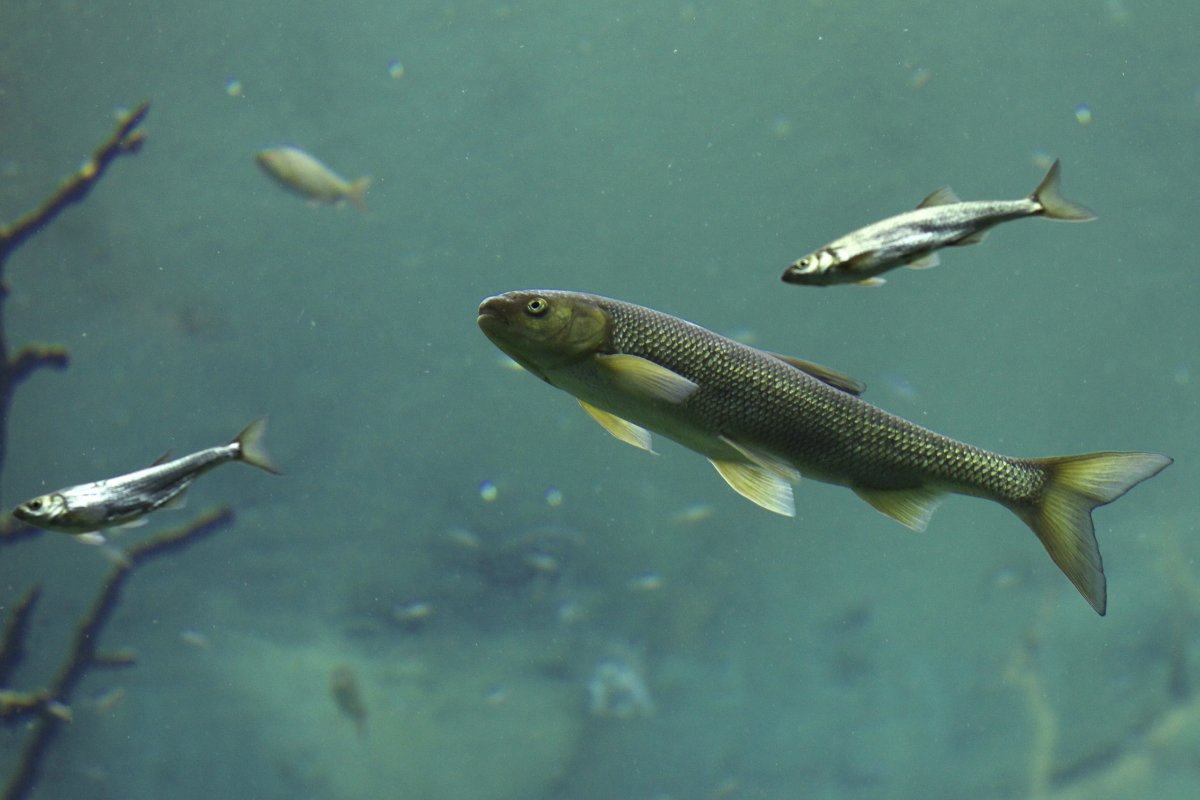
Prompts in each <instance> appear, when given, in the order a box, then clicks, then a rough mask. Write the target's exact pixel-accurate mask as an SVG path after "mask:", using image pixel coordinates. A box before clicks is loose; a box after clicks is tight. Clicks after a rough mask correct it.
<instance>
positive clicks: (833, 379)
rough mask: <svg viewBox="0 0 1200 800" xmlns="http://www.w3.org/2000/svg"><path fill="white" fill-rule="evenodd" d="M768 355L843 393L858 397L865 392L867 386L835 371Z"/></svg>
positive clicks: (817, 365)
mask: <svg viewBox="0 0 1200 800" xmlns="http://www.w3.org/2000/svg"><path fill="white" fill-rule="evenodd" d="M769 355H772V356H774V357H775V358H778V359H779V360H780V361H782V362H783V363H785V364H790V365H791V366H793V367H795V368H796V369H798V370H800V371H801V372H803V373H805V374H806V375H809V376H811V377H813V378H816V379H817V380H819V381H820V382H821V383H827V384H829V385H830V386H832V387H833V388H835V389H841V390H842V391H843V392H846V393H847V394H852V395H860V394H862V393H863V392H865V391H866V390H867V385H866V384H865V383H863V382H862V381H860V380H858V379H857V378H851V377H850V376H849V375H846V374H845V373H842V372H838V371H837V370H835V369H830V368H829V367H826V366H822V365H821V364H814V363H813V362H811V361H805V360H804V359H802V358H794V357H792V356H783V355H780V354H779V353H770V354H769Z"/></svg>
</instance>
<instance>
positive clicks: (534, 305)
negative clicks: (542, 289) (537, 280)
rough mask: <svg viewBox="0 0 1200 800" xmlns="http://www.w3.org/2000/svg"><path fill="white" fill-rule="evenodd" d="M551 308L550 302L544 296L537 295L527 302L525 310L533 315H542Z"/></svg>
mask: <svg viewBox="0 0 1200 800" xmlns="http://www.w3.org/2000/svg"><path fill="white" fill-rule="evenodd" d="M548 310H550V303H549V301H548V300H546V298H544V297H535V298H533V299H532V300H530V301H529V302H528V303H526V304H525V311H526V312H527V313H528V314H529V315H530V316H533V317H540V316H541V315H542V314H545V313H546V312H547V311H548Z"/></svg>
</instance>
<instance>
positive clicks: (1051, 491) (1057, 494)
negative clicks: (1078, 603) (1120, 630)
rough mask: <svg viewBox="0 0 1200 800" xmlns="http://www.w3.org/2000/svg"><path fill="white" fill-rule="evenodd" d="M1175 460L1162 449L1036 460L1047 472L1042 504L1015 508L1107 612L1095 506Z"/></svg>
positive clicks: (1087, 596) (1100, 609)
mask: <svg viewBox="0 0 1200 800" xmlns="http://www.w3.org/2000/svg"><path fill="white" fill-rule="evenodd" d="M1171 461H1172V460H1171V459H1170V458H1167V457H1166V456H1160V455H1158V454H1156V453H1087V454H1085V455H1079V456H1061V457H1058V458H1039V459H1034V460H1033V461H1032V463H1033V464H1034V465H1036V466H1038V467H1041V468H1042V469H1043V470H1044V471H1045V474H1046V486H1045V488H1044V489H1043V490H1042V496H1041V499H1040V500H1039V501H1038V502H1037V503H1036V504H1034V505H1031V506H1025V507H1014V508H1013V511H1015V512H1016V514H1017V516H1019V517H1020V518H1021V519H1023V520H1024V521H1025V524H1026V525H1028V526H1029V527H1030V528H1032V529H1033V532H1034V533H1036V534H1037V537H1038V539H1040V540H1041V541H1042V545H1043V546H1044V547H1045V548H1046V552H1048V553H1049V554H1050V558H1052V559H1054V563H1055V564H1057V565H1058V568H1059V569H1061V570H1062V571H1063V573H1064V574H1065V575H1066V576H1067V578H1069V579H1070V581H1071V583H1073V584H1075V588H1076V589H1078V590H1079V593H1080V594H1082V595H1083V596H1084V598H1085V599H1086V600H1087V601H1088V602H1089V603H1091V604H1092V608H1094V609H1096V613H1098V614H1100V615H1101V616H1104V610H1105V608H1106V607H1107V603H1108V600H1107V593H1106V589H1105V581H1104V564H1103V562H1102V561H1101V559H1100V547H1099V546H1098V545H1097V544H1096V532H1095V529H1094V528H1093V526H1092V509H1094V508H1096V507H1097V506H1102V505H1104V504H1106V503H1111V502H1112V501H1113V500H1116V499H1117V498H1118V497H1120V496H1121V495H1123V494H1125V493H1126V492H1127V491H1129V490H1130V489H1132V488H1133V487H1134V486H1136V485H1137V484H1139V483H1141V482H1142V481H1144V480H1146V479H1147V478H1151V477H1153V476H1155V475H1157V474H1158V473H1159V472H1161V471H1162V470H1163V469H1166V467H1167V466H1169V465H1170V464H1171Z"/></svg>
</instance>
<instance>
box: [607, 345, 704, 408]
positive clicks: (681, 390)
mask: <svg viewBox="0 0 1200 800" xmlns="http://www.w3.org/2000/svg"><path fill="white" fill-rule="evenodd" d="M596 364H597V365H598V366H600V367H601V368H602V369H604V370H605V371H607V372H608V373H609V374H610V375H611V376H612V378H613V380H614V381H616V382H617V383H618V384H620V385H621V386H622V387H624V388H626V389H628V390H629V391H631V392H635V393H636V394H639V395H641V396H642V397H649V398H651V399H654V400H662V401H664V402H667V403H682V402H683V401H684V400H686V399H688V398H689V397H691V395H692V393H694V392H695V391H696V390H697V389H699V388H700V387H699V386H698V385H697V384H696V383H695V382H694V381H692V380H691V379H690V378H686V377H684V376H683V375H680V374H679V373H678V372H673V371H672V370H669V369H667V368H666V367H664V366H662V365H661V364H656V363H654V362H653V361H651V360H650V359H648V358H642V357H641V356H633V355H628V354H625V353H615V354H613V355H599V356H596Z"/></svg>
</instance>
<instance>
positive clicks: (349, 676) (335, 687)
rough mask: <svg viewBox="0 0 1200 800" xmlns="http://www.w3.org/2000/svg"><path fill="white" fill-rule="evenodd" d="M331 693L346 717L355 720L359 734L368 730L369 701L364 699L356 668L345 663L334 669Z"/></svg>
mask: <svg viewBox="0 0 1200 800" xmlns="http://www.w3.org/2000/svg"><path fill="white" fill-rule="evenodd" d="M329 694H330V696H331V697H333V703H334V705H336V706H337V707H338V711H341V712H342V714H344V715H345V716H346V717H348V718H349V719H351V720H353V721H354V727H355V728H357V729H358V735H359V736H363V735H365V734H366V732H367V703H366V701H365V700H363V695H362V689H361V688H360V687H359V685H358V676H357V675H355V674H354V670H353V669H351V668H350V667H348V666H346V665H345V664H343V665H342V666H340V667H336V668H335V669H334V670H333V674H331V675H330V676H329Z"/></svg>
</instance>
